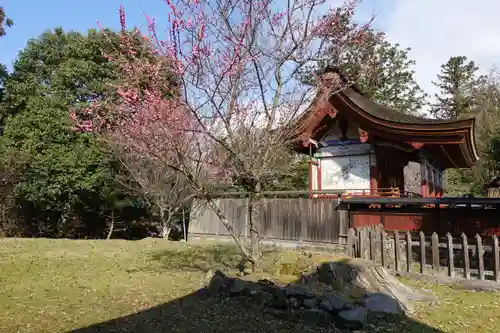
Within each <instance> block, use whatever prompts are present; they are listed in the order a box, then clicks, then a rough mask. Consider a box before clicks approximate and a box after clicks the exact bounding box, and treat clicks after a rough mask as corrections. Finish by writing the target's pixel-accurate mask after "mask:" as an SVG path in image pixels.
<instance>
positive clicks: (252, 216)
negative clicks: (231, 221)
mask: <svg viewBox="0 0 500 333" xmlns="http://www.w3.org/2000/svg"><path fill="white" fill-rule="evenodd" d="M260 200H261V195H260V183H257V184H256V185H255V188H254V192H253V193H252V194H251V195H250V199H249V200H248V226H249V228H250V241H251V249H252V251H251V253H252V271H255V264H256V263H257V261H258V260H259V257H260V249H259V247H260V246H259V245H260V234H259V216H258V209H257V205H258V204H259V203H260Z"/></svg>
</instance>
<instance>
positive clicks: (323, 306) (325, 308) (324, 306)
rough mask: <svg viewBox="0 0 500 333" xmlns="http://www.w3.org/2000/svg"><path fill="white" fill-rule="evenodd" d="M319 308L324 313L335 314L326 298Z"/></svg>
mask: <svg viewBox="0 0 500 333" xmlns="http://www.w3.org/2000/svg"><path fill="white" fill-rule="evenodd" d="M319 308H320V309H321V310H323V311H327V312H333V306H332V303H330V302H329V301H328V300H327V299H326V298H325V299H323V300H322V301H321V302H320V303H319Z"/></svg>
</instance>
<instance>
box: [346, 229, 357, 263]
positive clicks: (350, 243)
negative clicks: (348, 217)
mask: <svg viewBox="0 0 500 333" xmlns="http://www.w3.org/2000/svg"><path fill="white" fill-rule="evenodd" d="M355 241H356V233H355V232H354V229H352V228H349V230H348V231H347V256H348V257H352V258H355V257H356V251H355V249H354V242H355Z"/></svg>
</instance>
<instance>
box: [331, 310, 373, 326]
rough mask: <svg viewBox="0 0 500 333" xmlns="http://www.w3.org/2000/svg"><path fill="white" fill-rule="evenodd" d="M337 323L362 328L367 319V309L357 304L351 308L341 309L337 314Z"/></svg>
mask: <svg viewBox="0 0 500 333" xmlns="http://www.w3.org/2000/svg"><path fill="white" fill-rule="evenodd" d="M337 318H338V321H337V322H338V323H339V324H340V325H342V326H344V327H345V328H351V329H357V328H363V327H364V326H365V325H366V322H367V320H368V310H367V309H366V308H364V307H361V306H358V307H355V308H354V309H352V310H343V311H340V312H339V313H338V314H337Z"/></svg>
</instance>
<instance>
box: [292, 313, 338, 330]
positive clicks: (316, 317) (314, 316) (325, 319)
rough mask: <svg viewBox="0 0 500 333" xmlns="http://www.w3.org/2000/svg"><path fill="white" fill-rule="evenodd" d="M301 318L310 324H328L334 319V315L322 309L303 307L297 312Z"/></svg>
mask: <svg viewBox="0 0 500 333" xmlns="http://www.w3.org/2000/svg"><path fill="white" fill-rule="evenodd" d="M297 315H298V316H299V318H300V319H301V320H302V321H303V322H304V323H306V324H308V325H314V326H328V325H330V324H331V322H332V321H333V317H332V316H331V315H330V314H329V313H327V312H325V311H323V310H320V309H302V310H300V311H298V312H297Z"/></svg>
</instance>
